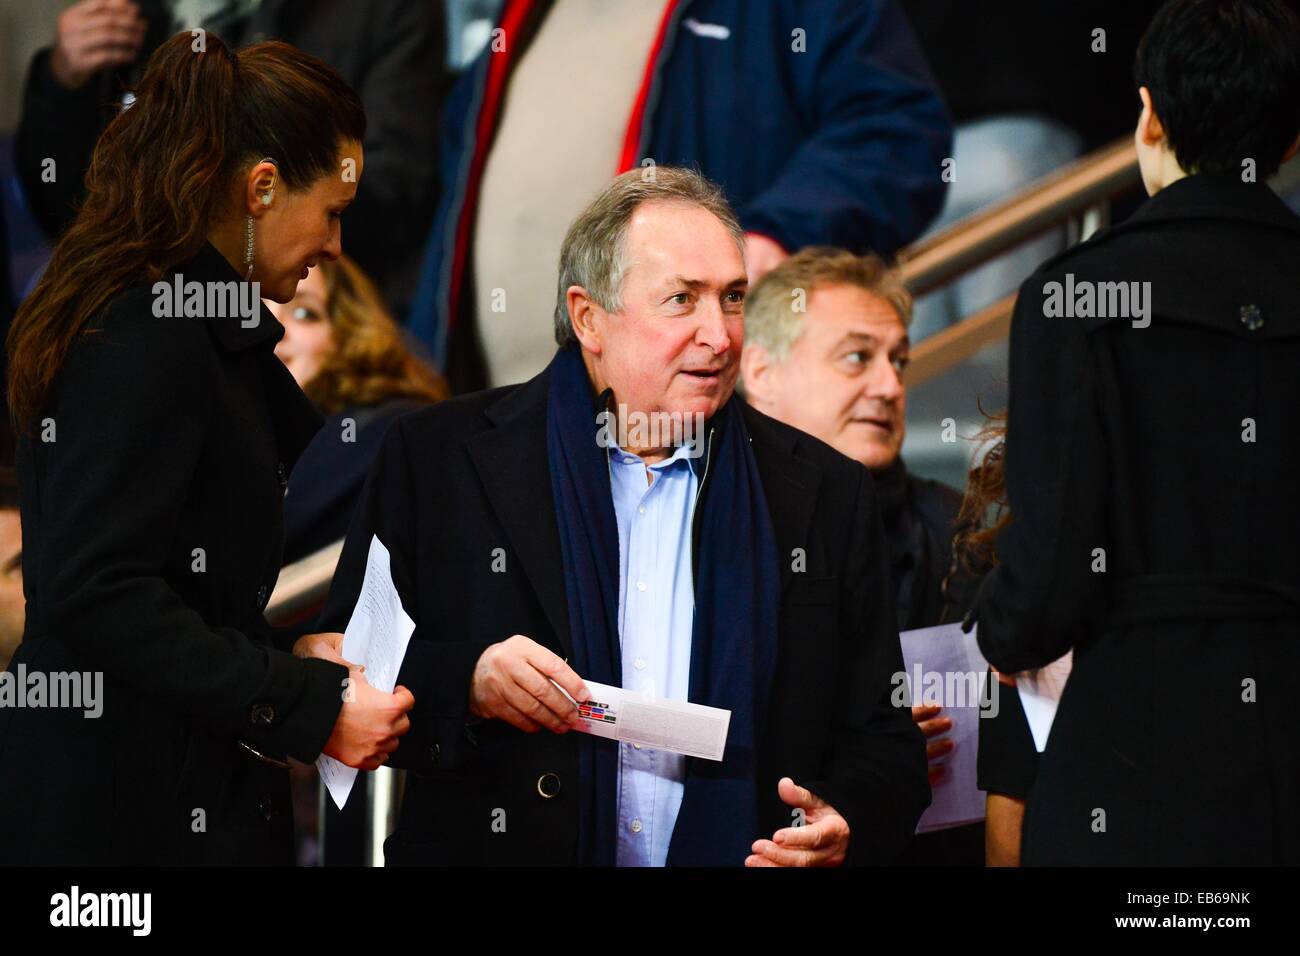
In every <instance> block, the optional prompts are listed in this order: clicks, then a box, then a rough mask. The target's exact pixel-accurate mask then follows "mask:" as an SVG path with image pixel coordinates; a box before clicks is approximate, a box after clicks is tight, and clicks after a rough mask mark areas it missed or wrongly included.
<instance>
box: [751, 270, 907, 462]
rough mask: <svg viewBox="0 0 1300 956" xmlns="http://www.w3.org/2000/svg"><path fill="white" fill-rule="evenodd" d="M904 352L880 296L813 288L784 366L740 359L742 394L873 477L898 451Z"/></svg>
mask: <svg viewBox="0 0 1300 956" xmlns="http://www.w3.org/2000/svg"><path fill="white" fill-rule="evenodd" d="M749 348H750V349H754V348H756V347H755V346H753V345H751V346H749ZM908 348H909V343H908V338H907V327H906V326H905V325H904V324H903V320H902V319H901V318H899V316H898V313H897V312H895V311H894V307H893V306H891V305H890V304H889V303H888V302H887V301H885V300H884V299H882V298H881V297H880V296H877V295H873V294H872V293H870V292H867V291H866V290H865V289H860V288H858V287H856V286H852V285H835V286H829V287H827V288H817V289H816V290H815V291H814V292H813V294H812V296H811V297H810V298H809V300H808V311H807V312H806V313H805V314H804V316H803V323H802V327H801V330H800V333H799V337H798V338H796V339H795V341H794V344H793V345H791V346H790V350H789V353H788V354H787V355H786V357H785V359H784V360H783V361H780V362H773V361H770V360H768V359H766V358H760V357H759V356H757V355H754V356H749V357H747V358H746V361H745V390H746V394H747V396H748V397H749V399H750V401H751V402H752V403H753V405H754V406H755V407H756V408H758V409H759V411H762V412H764V413H765V414H768V415H771V416H772V417H773V418H778V419H780V420H781V421H784V422H786V423H787V424H790V425H793V426H794V427H795V428H798V429H801V430H803V431H806V432H808V434H810V435H813V436H815V437H817V438H820V439H821V440H822V441H824V442H826V443H827V444H828V445H832V446H834V447H835V448H836V449H837V450H839V451H840V452H842V453H843V454H845V455H848V456H849V457H850V458H853V459H855V460H857V461H860V462H862V463H863V464H864V465H866V466H867V467H868V468H871V469H873V470H877V471H878V470H881V469H884V468H887V467H889V466H890V465H892V464H893V463H894V462H895V461H896V460H897V458H898V453H899V451H900V450H901V449H902V446H903V433H904V420H905V414H906V411H907V391H906V389H905V388H904V385H903V374H902V372H903V368H904V366H906V364H907V358H908Z"/></svg>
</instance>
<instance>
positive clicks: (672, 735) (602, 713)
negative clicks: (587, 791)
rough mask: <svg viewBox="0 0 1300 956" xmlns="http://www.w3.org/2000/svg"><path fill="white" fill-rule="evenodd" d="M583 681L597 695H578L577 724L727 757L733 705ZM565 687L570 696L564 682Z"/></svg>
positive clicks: (588, 730)
mask: <svg viewBox="0 0 1300 956" xmlns="http://www.w3.org/2000/svg"><path fill="white" fill-rule="evenodd" d="M552 683H555V682H554V681H552ZM583 683H584V684H585V685H586V687H587V691H588V692H589V693H590V694H591V699H590V700H586V701H582V702H580V703H579V702H577V701H574V703H576V704H577V705H578V718H579V720H578V723H577V724H575V725H574V728H573V729H574V730H577V731H579V732H581V733H585V734H594V735H595V736H597V737H608V738H610V739H611V740H618V741H621V742H623V743H627V744H640V745H641V746H642V747H650V748H652V749H654V750H669V751H672V752H673V753H678V754H685V755H686V756H687V757H702V758H703V759H705V760H721V759H722V752H723V749H724V748H725V747H726V744H727V728H728V727H729V726H730V725H731V711H729V710H722V709H720V708H717V707H706V706H704V705H703V704H689V703H687V702H685V701H681V700H664V699H663V698H646V697H643V696H642V695H641V694H638V693H636V692H635V691H629V690H624V689H623V688H621V687H611V686H610V685H609V684H600V683H597V682H596V681H590V680H589V681H583ZM555 686H556V687H559V686H560V685H559V684H556V685H555ZM560 692H561V693H563V694H564V696H565V697H569V695H568V693H566V692H565V691H564V688H562V687H561V688H560ZM569 700H571V701H572V700H573V698H572V697H569Z"/></svg>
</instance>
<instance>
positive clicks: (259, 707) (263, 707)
mask: <svg viewBox="0 0 1300 956" xmlns="http://www.w3.org/2000/svg"><path fill="white" fill-rule="evenodd" d="M248 722H249V723H250V724H253V725H254V726H255V727H270V726H271V724H273V723H275V708H274V707H272V706H271V705H270V704H254V705H253V706H252V707H251V708H250V709H249V712H248Z"/></svg>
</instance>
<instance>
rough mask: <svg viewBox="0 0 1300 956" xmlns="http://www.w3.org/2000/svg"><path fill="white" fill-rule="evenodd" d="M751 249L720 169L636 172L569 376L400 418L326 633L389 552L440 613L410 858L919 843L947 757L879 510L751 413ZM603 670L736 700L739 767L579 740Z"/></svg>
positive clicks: (419, 731)
mask: <svg viewBox="0 0 1300 956" xmlns="http://www.w3.org/2000/svg"><path fill="white" fill-rule="evenodd" d="M620 237H621V238H620ZM742 243H743V233H742V231H741V229H740V226H739V224H738V223H737V222H736V219H735V214H734V213H733V212H732V211H731V209H730V208H729V207H728V206H727V205H726V203H725V200H723V199H722V197H721V194H720V192H719V191H718V190H717V188H716V187H715V186H713V185H712V184H710V183H707V182H706V181H704V180H703V179H702V177H700V176H699V175H698V174H696V173H693V172H690V171H687V170H681V169H674V168H671V167H659V168H658V169H656V171H655V174H654V176H651V177H643V176H642V172H641V171H640V170H637V171H633V172H629V173H625V174H623V175H622V176H619V177H618V178H616V179H615V180H614V181H613V182H612V183H611V184H610V185H609V186H608V187H606V189H605V190H604V191H603V192H602V194H601V195H600V196H599V197H597V198H596V200H595V201H594V202H593V203H592V204H591V206H589V207H588V209H587V210H586V211H585V212H584V213H583V214H582V216H580V217H579V218H578V220H577V221H576V222H575V223H574V224H573V225H572V226H571V227H570V230H569V234H568V237H567V238H566V240H565V242H564V247H563V252H562V253H561V269H560V283H559V286H558V288H559V290H560V294H559V297H558V299H559V301H558V302H557V304H556V309H555V316H554V317H555V323H556V338H557V341H559V343H560V345H561V347H560V350H559V351H558V352H557V354H556V356H555V358H554V359H553V360H552V362H551V364H550V366H548V368H547V369H546V370H545V371H544V372H542V373H541V374H540V375H538V376H537V377H536V378H534V379H532V380H530V381H529V382H527V383H525V384H523V385H519V386H512V387H507V388H503V389H496V390H493V391H489V392H483V393H479V394H474V395H468V396H464V397H462V398H456V399H451V400H449V401H446V402H442V403H440V404H438V405H436V406H434V407H433V408H430V409H427V410H423V411H419V412H416V413H414V414H412V415H408V416H406V417H404V418H400V419H398V420H397V422H396V423H394V424H393V426H392V427H391V428H390V429H389V431H388V435H387V438H386V439H385V441H384V444H383V447H382V448H381V450H380V453H379V457H378V459H377V461H376V464H375V468H374V470H373V471H372V472H371V475H370V478H369V479H368V482H367V486H366V490H365V491H364V493H363V496H362V501H361V504H360V507H359V508H358V511H357V515H356V518H355V520H354V522H353V525H352V527H351V529H350V530H349V533H348V538H347V543H346V545H345V546H344V550H343V555H342V558H341V560H340V562H339V567H338V571H337V572H336V574H335V577H334V584H333V587H332V589H331V592H330V596H329V600H328V602H327V604H326V608H325V611H324V613H323V615H322V618H321V625H322V626H323V627H336V626H338V625H339V624H341V622H344V621H346V620H347V618H348V615H349V614H350V613H351V609H352V607H353V606H354V604H355V603H356V600H357V596H358V593H359V591H360V588H361V585H362V580H363V577H364V567H365V564H366V559H367V554H368V553H369V552H370V550H371V548H372V538H374V537H378V539H379V541H380V542H381V543H382V544H383V545H384V546H385V547H386V548H387V549H388V551H389V553H390V554H391V561H392V565H391V566H392V574H393V579H394V583H395V585H396V587H397V589H398V592H399V594H400V596H401V599H402V604H403V606H404V607H405V609H406V610H407V612H408V613H409V614H410V616H411V618H412V619H413V620H414V622H415V631H414V635H413V636H412V638H411V641H410V645H409V647H408V648H407V652H406V659H405V662H404V663H403V666H402V671H401V675H400V678H399V679H400V680H401V682H402V683H403V684H405V685H406V686H409V687H411V689H412V690H413V691H414V692H415V696H416V701H417V703H416V709H415V710H414V711H413V714H412V731H411V734H409V735H408V736H407V737H406V738H404V740H403V743H402V745H401V747H400V748H399V749H398V751H397V753H395V754H394V757H393V765H394V766H401V767H405V768H408V769H409V770H410V771H411V772H410V774H409V775H408V777H407V782H406V791H405V795H404V797H403V802H402V808H401V818H400V820H399V823H398V826H397V829H396V831H395V832H394V833H393V835H392V836H391V837H390V838H389V840H388V842H387V843H386V845H385V852H386V858H387V861H388V862H389V863H390V864H411V863H426V864H427V863H436V864H461V865H463V864H514V865H519V864H549V865H569V864H575V863H577V864H584V865H619V866H640V865H650V866H658V865H712V866H741V865H749V866H767V865H836V864H839V863H846V862H847V863H882V862H887V861H889V860H891V859H892V858H893V857H894V856H896V855H897V854H898V852H899V851H900V850H901V849H902V847H903V846H904V845H905V844H906V843H907V841H908V840H909V839H910V837H911V835H912V831H913V828H914V827H915V826H916V821H917V819H918V818H919V817H920V814H921V811H922V810H923V809H924V808H925V806H926V803H927V802H928V796H929V794H928V788H927V786H926V775H925V746H924V743H923V738H922V736H921V733H920V731H919V730H918V729H917V727H916V725H915V724H913V722H912V720H911V715H910V711H909V710H908V709H907V708H906V707H903V706H896V705H895V704H894V702H893V700H892V699H891V698H892V697H893V693H892V692H893V690H894V689H895V687H896V684H895V681H894V677H895V675H898V674H899V673H900V672H901V670H902V657H901V654H900V651H899V644H898V636H897V632H896V630H895V626H894V607H893V599H892V586H891V582H890V576H889V558H888V551H887V550H886V546H885V542H884V536H883V533H882V531H881V525H880V517H879V513H878V508H877V500H876V494H875V491H874V489H873V487H872V483H871V477H870V475H869V474H868V472H867V471H866V469H864V468H862V467H861V466H860V465H859V464H857V463H856V462H854V461H852V460H851V459H848V458H846V457H844V456H843V455H841V454H839V453H838V452H836V451H835V450H833V449H832V448H830V447H829V446H827V445H825V444H823V443H822V442H820V441H818V440H817V439H815V438H812V437H811V436H809V435H805V434H804V433H802V432H800V431H797V430H795V429H793V428H790V427H789V426H786V425H783V424H781V423H779V422H777V421H775V420H773V419H770V418H768V417H767V416H765V415H763V414H761V413H759V412H756V411H754V410H752V409H751V408H749V407H748V406H747V405H745V403H744V402H742V401H740V400H739V399H736V398H733V397H732V388H733V386H734V383H735V379H736V374H737V371H738V369H739V352H740V347H741V345H742V344H743V335H744V331H743V321H744V316H743V298H744V290H745V264H744V260H743V258H742V254H741V249H742ZM652 412H653V413H659V414H662V415H664V416H666V417H668V416H673V415H676V416H678V417H677V418H676V422H677V424H678V431H677V434H676V436H675V437H674V436H672V435H671V434H670V432H669V431H665V430H663V429H664V428H665V427H666V426H665V425H664V424H663V419H658V420H656V422H657V423H656V424H655V425H654V426H653V427H651V426H649V425H648V423H647V418H646V417H645V416H648V415H649V414H650V413H652ZM602 422H603V424H602ZM547 678H553V679H554V681H555V682H556V683H557V684H558V687H556V686H553V685H552V684H551V683H550V681H549V680H548V679H547ZM591 681H596V682H600V683H602V684H613V685H616V686H621V687H623V688H625V689H626V690H627V691H628V693H630V694H631V695H634V696H636V695H640V694H648V695H649V696H652V697H655V698H667V699H673V700H689V701H691V702H692V703H697V704H705V705H709V706H714V707H720V708H722V709H726V710H729V711H730V712H731V718H730V725H729V728H728V732H727V739H726V747H725V750H724V751H723V753H722V760H721V761H720V762H714V761H712V760H707V759H703V758H700V757H684V756H680V755H678V754H675V753H673V752H671V751H670V750H667V749H661V748H657V747H652V746H649V745H647V746H636V747H634V746H633V745H632V744H628V743H624V744H618V743H616V742H615V741H612V740H607V739H602V738H598V737H593V736H589V735H587V734H581V733H567V731H568V730H569V729H570V727H571V726H573V722H574V721H576V720H578V719H579V718H578V712H577V710H576V709H575V708H574V706H573V704H572V703H571V702H570V701H569V700H568V699H566V698H565V697H564V696H563V695H562V693H561V691H560V690H559V689H558V688H559V687H562V688H564V691H565V692H566V693H568V694H569V695H571V697H573V698H575V699H577V700H580V701H582V700H588V699H590V698H589V695H588V694H587V693H586V691H587V690H588V689H589V688H587V687H586V685H585V684H584V682H591ZM596 700H597V701H600V702H603V703H608V701H603V699H602V698H596ZM624 716H628V715H627V714H624ZM618 781H621V784H620V783H619V782H618ZM800 823H805V824H806V825H805V826H798V824H800Z"/></svg>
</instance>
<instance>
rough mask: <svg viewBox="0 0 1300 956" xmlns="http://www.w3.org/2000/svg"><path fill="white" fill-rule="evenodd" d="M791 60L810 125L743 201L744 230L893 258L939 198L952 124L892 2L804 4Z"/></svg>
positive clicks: (789, 244) (791, 244)
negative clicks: (801, 34) (802, 29)
mask: <svg viewBox="0 0 1300 956" xmlns="http://www.w3.org/2000/svg"><path fill="white" fill-rule="evenodd" d="M803 9H804V10H805V11H806V12H805V14H804V15H803V16H799V17H795V18H793V19H792V22H794V21H797V20H801V21H802V22H804V23H806V24H807V27H806V37H805V40H806V44H807V50H806V52H804V53H801V54H797V55H794V56H792V57H791V64H792V67H791V74H792V78H793V80H794V82H795V84H796V86H797V87H798V88H799V90H800V92H801V98H802V99H803V100H804V101H805V102H804V103H803V106H802V108H803V113H804V115H805V116H807V117H810V118H811V134H810V135H809V136H808V137H807V139H806V140H805V141H804V142H803V143H802V145H801V146H800V147H799V149H798V150H797V151H796V152H795V154H794V155H793V157H792V158H791V159H790V161H789V162H788V163H787V164H786V166H785V168H784V169H783V170H781V172H780V173H779V175H778V176H777V177H776V178H775V180H774V181H773V182H772V183H771V185H770V186H769V187H768V188H767V189H765V190H764V191H763V192H762V193H761V194H759V195H758V196H757V197H755V198H754V199H753V200H752V201H751V202H749V203H747V204H745V205H744V207H743V208H742V209H741V210H740V215H741V222H742V224H743V225H744V227H745V229H746V230H747V231H751V232H759V233H763V234H764V235H767V236H770V237H771V238H773V239H776V240H777V241H778V242H780V243H781V244H782V245H783V246H785V247H786V249H788V250H790V251H791V252H793V251H795V250H797V249H799V248H801V247H803V246H807V245H814V244H825V243H830V244H833V245H839V246H845V247H847V248H850V249H854V250H858V251H865V250H868V249H870V250H873V251H875V252H878V253H880V254H882V255H887V256H888V255H892V254H893V253H894V252H896V251H897V250H898V249H899V248H901V247H902V246H904V245H906V244H907V243H909V242H911V241H912V240H913V239H915V238H916V237H917V236H919V235H920V234H921V233H922V232H923V231H924V229H925V227H926V226H927V225H928V224H929V223H930V222H931V221H932V220H933V219H934V217H935V216H936V215H937V214H938V212H939V209H940V207H941V206H942V205H943V197H944V190H945V189H946V184H945V183H944V181H943V178H942V172H943V165H942V164H943V160H944V159H945V158H947V157H949V156H951V155H952V121H951V119H950V118H949V115H948V110H947V107H946V106H945V105H944V103H943V100H942V99H941V97H940V95H939V93H938V91H937V90H936V89H935V86H934V81H933V79H932V77H931V76H930V71H929V67H928V66H927V65H926V62H925V57H924V55H923V54H922V52H921V48H920V45H919V43H918V42H917V40H916V37H915V35H914V34H913V33H912V29H911V27H910V25H909V24H908V22H907V18H906V17H905V16H904V15H903V13H902V11H901V10H900V9H899V8H898V6H897V5H896V4H895V3H894V2H893V0H883V2H880V0H877V2H863V0H837V2H835V3H833V4H830V3H820V2H819V3H817V4H810V5H807V6H806V7H804V8H803Z"/></svg>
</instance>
